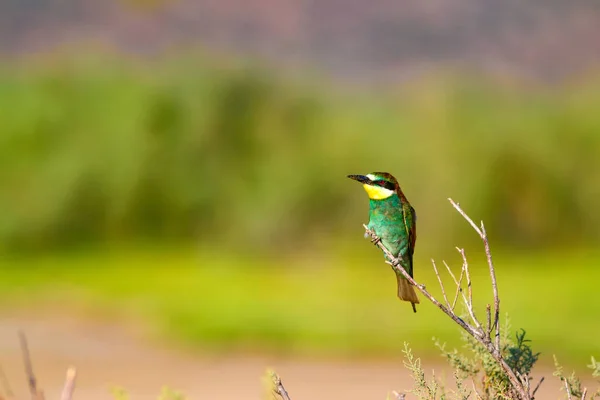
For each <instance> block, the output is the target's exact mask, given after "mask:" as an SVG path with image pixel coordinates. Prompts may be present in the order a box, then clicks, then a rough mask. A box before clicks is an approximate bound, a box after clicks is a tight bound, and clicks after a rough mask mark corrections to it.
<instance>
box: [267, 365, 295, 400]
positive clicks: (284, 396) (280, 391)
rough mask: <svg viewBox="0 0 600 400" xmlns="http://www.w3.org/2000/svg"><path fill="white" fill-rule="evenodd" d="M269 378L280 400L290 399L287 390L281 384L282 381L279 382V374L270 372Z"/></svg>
mask: <svg viewBox="0 0 600 400" xmlns="http://www.w3.org/2000/svg"><path fill="white" fill-rule="evenodd" d="M271 379H273V386H274V390H275V393H277V394H278V395H279V396H280V397H281V399H282V400H291V399H290V396H289V395H288V392H287V390H285V387H284V386H283V383H281V378H280V377H279V375H277V373H275V371H273V372H272V373H271Z"/></svg>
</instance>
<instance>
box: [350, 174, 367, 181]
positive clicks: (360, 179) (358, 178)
mask: <svg viewBox="0 0 600 400" xmlns="http://www.w3.org/2000/svg"><path fill="white" fill-rule="evenodd" d="M348 178H350V179H354V180H355V181H358V182H360V183H370V182H371V180H370V179H369V178H367V177H366V176H364V175H348Z"/></svg>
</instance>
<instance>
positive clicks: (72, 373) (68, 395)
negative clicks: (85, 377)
mask: <svg viewBox="0 0 600 400" xmlns="http://www.w3.org/2000/svg"><path fill="white" fill-rule="evenodd" d="M76 377H77V370H75V367H69V369H67V376H66V378H65V385H64V386H63V390H62V393H61V394H60V400H71V399H72V398H73V391H74V390H75V378H76Z"/></svg>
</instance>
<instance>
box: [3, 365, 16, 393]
mask: <svg viewBox="0 0 600 400" xmlns="http://www.w3.org/2000/svg"><path fill="white" fill-rule="evenodd" d="M0 382H1V384H2V387H3V389H4V393H5V394H6V397H7V398H8V399H14V397H15V395H14V393H13V391H12V389H11V387H10V383H9V382H8V378H7V377H6V374H5V373H4V369H3V368H2V366H0Z"/></svg>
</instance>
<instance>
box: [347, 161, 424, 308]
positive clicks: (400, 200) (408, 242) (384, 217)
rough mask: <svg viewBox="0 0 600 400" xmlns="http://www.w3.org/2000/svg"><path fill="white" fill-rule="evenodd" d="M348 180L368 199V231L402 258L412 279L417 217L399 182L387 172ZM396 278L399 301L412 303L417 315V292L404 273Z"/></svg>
mask: <svg viewBox="0 0 600 400" xmlns="http://www.w3.org/2000/svg"><path fill="white" fill-rule="evenodd" d="M348 178H350V179H354V180H355V181H358V182H360V183H362V184H363V187H364V189H365V191H366V192H367V194H368V195H369V223H368V224H367V227H368V228H369V229H370V230H372V231H373V232H374V233H375V234H376V235H377V237H378V238H379V239H381V243H382V244H383V245H384V246H385V247H386V248H387V249H388V250H389V251H390V253H392V255H393V256H394V257H396V258H400V264H401V265H402V267H404V269H405V270H406V272H408V274H409V275H410V276H411V277H412V276H413V253H414V251H415V241H416V239H417V225H416V223H417V215H416V213H415V209H414V208H412V206H411V205H410V203H409V202H408V200H407V199H406V196H404V193H402V190H401V189H400V185H398V181H397V180H396V178H394V177H393V176H392V175H391V174H389V173H387V172H372V173H370V174H367V175H348ZM396 278H397V279H398V297H399V298H400V300H404V301H410V303H411V305H412V308H413V310H414V312H417V309H416V307H415V304H418V303H419V298H418V297H417V294H416V293H415V289H414V288H413V286H412V285H411V284H410V282H408V280H406V278H405V277H404V276H403V275H402V274H401V273H399V272H396Z"/></svg>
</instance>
